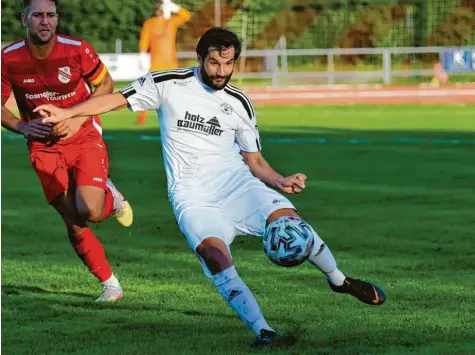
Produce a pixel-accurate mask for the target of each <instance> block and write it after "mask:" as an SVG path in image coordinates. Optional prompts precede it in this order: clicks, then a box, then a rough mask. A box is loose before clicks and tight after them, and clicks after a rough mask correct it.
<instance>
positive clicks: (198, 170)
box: [121, 67, 261, 212]
mask: <svg viewBox="0 0 475 355" xmlns="http://www.w3.org/2000/svg"><path fill="white" fill-rule="evenodd" d="M121 93H122V94H123V95H124V96H125V97H126V98H127V101H128V104H129V109H130V110H132V111H140V110H157V111H158V115H159V122H160V134H161V140H162V147H163V158H164V163H165V170H166V174H167V183H168V193H169V198H170V202H171V203H172V205H173V208H174V210H175V212H177V209H179V207H180V206H179V205H182V204H185V205H186V202H187V200H190V199H193V200H195V201H197V200H200V201H202V203H203V204H206V201H209V202H210V203H211V202H216V201H219V200H220V199H222V198H224V197H226V196H227V195H229V194H230V193H231V192H232V191H230V190H232V187H231V186H233V185H234V184H235V183H236V182H237V181H238V180H239V177H240V176H243V175H249V174H250V171H249V168H248V166H247V165H245V164H244V162H243V160H242V156H241V155H240V154H239V153H240V151H245V152H258V151H260V149H261V144H260V141H259V133H258V129H257V124H256V115H255V111H254V107H253V105H252V103H251V100H250V99H249V97H248V96H247V95H246V94H244V93H243V92H242V91H241V90H239V89H238V88H236V87H235V86H233V85H231V84H228V85H226V87H225V88H224V89H223V90H212V89H210V88H209V87H208V86H206V85H204V84H203V83H202V82H201V80H200V79H199V76H198V68H197V67H195V68H190V69H174V70H165V71H156V72H151V73H148V74H146V75H144V76H142V77H140V78H139V79H137V80H136V81H134V82H133V83H131V84H130V85H129V86H127V87H125V88H124V89H122V90H121ZM193 197H196V198H193ZM183 207H185V206H182V208H183Z"/></svg>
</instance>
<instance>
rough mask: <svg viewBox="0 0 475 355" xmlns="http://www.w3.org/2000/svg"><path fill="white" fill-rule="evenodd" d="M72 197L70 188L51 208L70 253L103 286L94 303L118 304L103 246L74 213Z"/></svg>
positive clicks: (119, 292) (118, 295) (118, 294)
mask: <svg viewBox="0 0 475 355" xmlns="http://www.w3.org/2000/svg"><path fill="white" fill-rule="evenodd" d="M74 194H75V191H74V187H73V186H71V188H70V190H68V192H67V194H65V193H63V194H60V195H59V196H57V197H56V198H55V199H54V200H53V201H52V202H51V205H52V206H53V207H54V208H55V209H56V211H58V213H59V214H60V216H61V218H62V219H63V221H64V224H65V226H66V230H67V232H68V237H69V241H70V242H71V246H72V247H73V249H74V251H75V252H76V254H77V255H78V257H79V258H80V259H81V260H82V262H83V263H84V265H85V266H86V267H87V268H88V269H89V271H90V272H91V274H93V275H94V276H95V277H96V278H97V279H98V280H99V281H100V282H101V283H102V285H103V291H102V294H101V295H100V296H99V298H98V299H97V301H118V300H120V299H121V298H122V297H123V293H122V288H121V286H120V283H119V280H118V279H117V278H116V276H115V275H114V274H113V272H112V268H111V266H110V264H109V261H108V260H107V257H106V254H105V251H104V247H103V246H102V244H101V242H100V241H99V239H98V238H97V237H96V236H95V234H94V232H93V231H92V230H91V229H90V228H89V226H88V225H87V218H86V217H85V216H81V215H80V214H79V213H78V212H77V208H76V204H75V201H74V200H75V197H74Z"/></svg>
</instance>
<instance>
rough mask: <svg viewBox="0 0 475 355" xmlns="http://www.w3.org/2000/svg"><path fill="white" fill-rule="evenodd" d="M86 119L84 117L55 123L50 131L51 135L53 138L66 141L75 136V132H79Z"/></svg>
mask: <svg viewBox="0 0 475 355" xmlns="http://www.w3.org/2000/svg"><path fill="white" fill-rule="evenodd" d="M87 118H88V117H84V119H82V117H81V118H76V117H75V118H68V119H66V120H64V121H61V122H59V123H56V124H55V125H54V126H53V128H52V130H51V134H52V135H53V136H55V137H61V140H65V139H68V138H70V137H72V136H73V135H75V134H76V132H77V131H79V129H80V128H81V126H82V125H83V124H84V122H85V120H87Z"/></svg>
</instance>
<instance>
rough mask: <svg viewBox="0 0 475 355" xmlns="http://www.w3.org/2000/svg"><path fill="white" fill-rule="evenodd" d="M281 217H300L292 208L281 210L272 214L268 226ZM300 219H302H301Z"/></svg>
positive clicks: (268, 218) (268, 219)
mask: <svg viewBox="0 0 475 355" xmlns="http://www.w3.org/2000/svg"><path fill="white" fill-rule="evenodd" d="M281 217H299V214H298V213H297V211H295V210H294V209H291V208H281V209H279V210H276V211H274V212H272V213H271V214H270V215H269V217H267V221H266V222H267V225H268V224H270V223H271V222H273V221H275V220H276V219H278V218H281ZM299 218H300V217H299Z"/></svg>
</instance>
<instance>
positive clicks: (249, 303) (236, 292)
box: [213, 266, 273, 334]
mask: <svg viewBox="0 0 475 355" xmlns="http://www.w3.org/2000/svg"><path fill="white" fill-rule="evenodd" d="M213 282H214V284H215V286H216V288H217V289H218V292H219V294H220V295H221V296H222V297H223V298H224V300H225V301H226V302H227V304H228V305H230V306H231V308H232V309H234V311H235V312H236V313H237V314H238V315H239V317H241V319H242V320H243V321H244V323H246V324H247V325H248V326H249V327H250V328H252V330H253V331H254V333H256V334H259V332H260V331H261V330H262V329H268V330H273V329H272V328H271V327H269V324H267V322H266V320H265V319H264V316H263V315H262V312H261V309H260V308H259V305H258V304H257V301H256V299H255V298H254V296H253V294H252V293H251V291H250V290H249V288H248V287H247V286H246V284H245V283H244V282H243V281H242V280H241V278H240V277H239V276H238V274H237V271H236V269H235V267H234V266H231V267H230V268H228V269H226V270H223V271H221V272H220V273H217V274H216V275H213Z"/></svg>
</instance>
